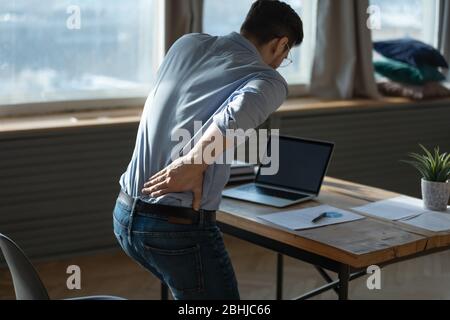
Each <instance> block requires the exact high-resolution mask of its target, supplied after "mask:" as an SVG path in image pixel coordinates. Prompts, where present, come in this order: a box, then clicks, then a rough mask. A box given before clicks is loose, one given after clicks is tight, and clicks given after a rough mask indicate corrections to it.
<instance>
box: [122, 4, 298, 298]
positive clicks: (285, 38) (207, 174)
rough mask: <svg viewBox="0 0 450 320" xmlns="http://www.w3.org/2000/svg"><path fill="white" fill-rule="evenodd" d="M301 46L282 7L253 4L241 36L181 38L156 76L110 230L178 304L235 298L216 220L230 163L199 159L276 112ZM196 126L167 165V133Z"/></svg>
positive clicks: (293, 17)
mask: <svg viewBox="0 0 450 320" xmlns="http://www.w3.org/2000/svg"><path fill="white" fill-rule="evenodd" d="M302 40H303V25H302V21H301V19H300V17H299V16H298V15H297V14H296V13H295V11H294V10H292V8H291V7H290V6H289V5H287V4H285V3H283V2H280V1H268V0H259V1H256V2H255V3H254V4H253V5H252V7H251V9H250V12H249V13H248V16H247V18H246V20H245V22H244V24H243V25H242V28H241V32H240V34H239V33H236V32H233V33H231V34H229V35H227V36H224V37H214V36H210V35H207V34H189V35H185V36H183V37H182V38H181V39H179V40H178V41H177V42H176V43H175V44H174V45H173V46H172V48H171V49H170V50H169V52H168V53H167V56H166V57H165V59H164V61H163V63H162V66H161V67H160V69H159V71H158V75H157V80H156V82H155V85H154V89H153V91H152V92H151V94H150V96H149V97H148V100H147V102H146V104H145V108H144V112H143V115H142V119H141V122H140V125H139V130H138V135H137V141H136V147H135V150H134V153H133V156H132V160H131V162H130V164H129V166H128V168H127V171H126V172H125V173H124V174H123V175H122V177H121V179H120V186H121V192H120V194H119V197H118V199H117V202H116V207H115V208H114V233H115V235H116V237H117V239H118V241H119V243H120V244H121V246H122V248H123V249H124V251H125V252H126V253H127V254H128V255H129V256H130V257H132V258H133V259H134V260H136V261H137V262H138V263H139V264H141V265H142V266H143V267H145V268H146V269H148V270H149V271H151V272H152V273H153V274H154V275H155V276H157V277H158V278H159V279H160V280H161V281H162V282H163V283H165V284H167V285H168V286H169V288H170V290H171V292H172V294H173V296H174V298H175V299H239V292H238V287H237V283H236V278H235V274H234V271H233V267H232V265H231V262H230V259H229V257H228V253H227V251H226V249H225V246H224V243H223V239H222V234H221V233H220V230H219V229H218V228H217V226H216V223H215V211H216V210H217V209H218V208H219V204H220V200H221V192H222V190H223V188H224V186H225V185H226V183H227V180H228V178H229V165H223V164H222V165H220V164H217V163H208V162H206V161H205V160H204V159H203V151H204V150H205V148H207V147H211V146H213V147H214V148H216V149H215V150H217V152H216V153H215V156H218V155H220V154H221V153H222V152H224V151H225V150H226V149H227V148H228V147H229V140H227V138H226V131H227V129H244V130H247V129H250V128H257V127H258V126H259V125H260V124H262V123H263V122H264V121H265V120H266V119H267V118H268V116H269V115H270V114H271V113H273V112H274V111H275V110H276V109H278V108H279V107H280V105H281V104H282V103H283V101H284V100H285V99H286V97H287V92H288V85H287V83H286V81H285V80H284V79H283V77H282V76H281V75H280V74H279V73H278V72H277V71H276V69H277V68H278V67H279V66H280V65H281V63H282V62H283V60H285V59H287V57H288V54H289V51H290V49H291V48H293V47H294V46H298V45H300V44H301V42H302ZM195 121H201V122H202V123H203V125H204V128H203V129H205V130H206V131H205V132H204V133H203V131H202V133H203V134H202V135H201V136H200V137H198V139H197V140H198V141H197V142H196V143H195V145H194V146H193V148H192V150H190V151H189V152H187V153H184V154H182V155H181V157H179V158H178V159H176V160H175V161H173V160H172V158H173V153H174V149H176V146H177V143H178V141H177V140H176V139H177V138H175V139H174V137H177V136H178V132H180V130H185V132H186V130H187V132H189V133H190V134H191V136H194V135H195V134H196V133H198V131H199V130H198V128H196V126H195V125H194V122H195ZM214 137H216V139H214ZM217 137H220V139H217Z"/></svg>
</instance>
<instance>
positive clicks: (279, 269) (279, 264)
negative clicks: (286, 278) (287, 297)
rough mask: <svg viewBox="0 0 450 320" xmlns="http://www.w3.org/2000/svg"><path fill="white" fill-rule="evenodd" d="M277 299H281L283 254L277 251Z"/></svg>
mask: <svg viewBox="0 0 450 320" xmlns="http://www.w3.org/2000/svg"><path fill="white" fill-rule="evenodd" d="M277 300H283V255H282V254H281V253H277Z"/></svg>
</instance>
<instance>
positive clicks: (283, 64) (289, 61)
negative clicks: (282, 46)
mask: <svg viewBox="0 0 450 320" xmlns="http://www.w3.org/2000/svg"><path fill="white" fill-rule="evenodd" d="M286 47H287V49H288V56H287V57H286V58H284V60H283V62H281V64H280V68H286V67H288V66H290V65H291V64H292V63H293V60H292V55H291V48H290V47H289V45H288V44H287V45H286Z"/></svg>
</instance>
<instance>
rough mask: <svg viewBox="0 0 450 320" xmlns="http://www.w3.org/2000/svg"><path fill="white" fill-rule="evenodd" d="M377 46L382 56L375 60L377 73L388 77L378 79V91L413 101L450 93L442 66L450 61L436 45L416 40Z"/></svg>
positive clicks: (444, 95)
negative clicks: (381, 79)
mask: <svg viewBox="0 0 450 320" xmlns="http://www.w3.org/2000/svg"><path fill="white" fill-rule="evenodd" d="M374 49H375V51H376V52H377V53H379V54H380V55H381V56H382V58H381V59H377V61H375V62H374V67H375V72H376V73H377V74H378V75H381V76H382V77H384V78H387V79H388V80H383V81H381V82H378V89H379V91H380V92H381V93H382V94H383V95H386V96H397V97H398V96H400V97H407V98H411V99H414V100H424V99H435V98H443V97H449V96H450V90H449V88H447V87H446V85H448V84H445V83H444V81H445V80H446V77H445V76H444V75H443V74H442V73H441V72H440V70H439V69H440V68H442V69H448V63H447V61H446V60H445V58H444V57H443V56H442V55H441V53H440V52H439V51H438V50H436V49H435V48H433V47H431V46H429V45H427V44H425V43H423V42H420V41H418V40H414V39H400V40H390V41H379V42H375V43H374Z"/></svg>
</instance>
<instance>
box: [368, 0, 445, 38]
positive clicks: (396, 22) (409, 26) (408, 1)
mask: <svg viewBox="0 0 450 320" xmlns="http://www.w3.org/2000/svg"><path fill="white" fill-rule="evenodd" d="M370 3H371V5H374V6H377V7H378V8H379V9H378V14H379V17H380V22H381V25H380V27H381V28H380V29H378V30H377V29H374V30H372V36H373V39H374V41H380V40H389V39H396V38H403V37H411V38H414V39H417V40H421V41H423V42H425V43H428V44H430V45H432V46H436V45H437V25H438V12H439V11H438V0H370Z"/></svg>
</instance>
